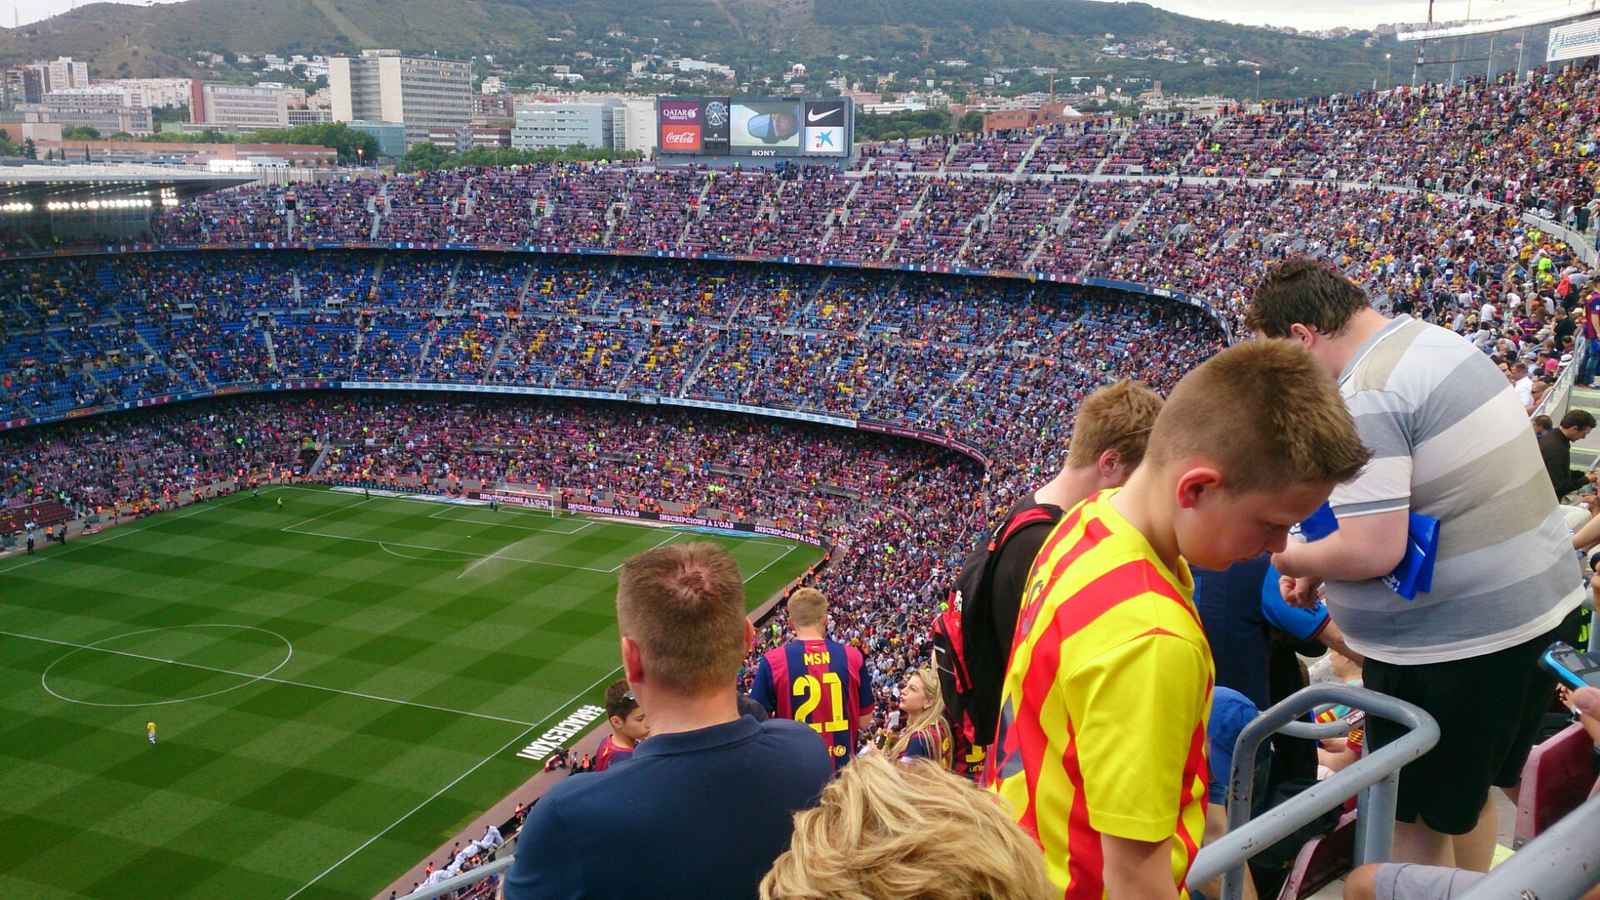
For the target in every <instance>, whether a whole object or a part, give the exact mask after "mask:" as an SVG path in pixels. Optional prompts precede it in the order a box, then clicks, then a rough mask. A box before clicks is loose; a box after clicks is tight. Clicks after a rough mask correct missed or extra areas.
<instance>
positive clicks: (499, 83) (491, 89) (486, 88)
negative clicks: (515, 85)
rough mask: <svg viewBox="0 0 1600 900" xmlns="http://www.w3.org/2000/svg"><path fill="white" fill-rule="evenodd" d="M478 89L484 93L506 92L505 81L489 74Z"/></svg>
mask: <svg viewBox="0 0 1600 900" xmlns="http://www.w3.org/2000/svg"><path fill="white" fill-rule="evenodd" d="M478 90H479V91H481V92H482V93H485V94H504V93H506V83H505V81H504V80H503V79H502V78H501V77H500V76H498V75H490V76H489V77H488V78H485V79H484V80H483V84H481V85H479V86H478Z"/></svg>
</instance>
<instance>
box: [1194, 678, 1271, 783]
mask: <svg viewBox="0 0 1600 900" xmlns="http://www.w3.org/2000/svg"><path fill="white" fill-rule="evenodd" d="M1257 715H1260V710H1258V709H1256V705H1255V704H1254V703H1252V702H1250V698H1249V697H1246V696H1245V695H1243V694H1241V693H1239V692H1238V691H1236V690H1234V689H1233V688H1225V687H1222V686H1220V685H1219V686H1218V687H1217V688H1216V689H1215V690H1214V691H1213V692H1212V694H1211V718H1210V720H1209V721H1208V722H1207V724H1206V742H1207V743H1209V744H1210V745H1211V753H1210V754H1209V755H1210V767H1211V784H1210V786H1209V787H1207V788H1206V799H1207V800H1209V801H1210V802H1212V803H1215V804H1217V805H1219V806H1225V805H1227V802H1228V778H1229V776H1230V775H1231V774H1232V770H1233V747H1234V745H1235V744H1237V743H1238V742H1239V733H1240V732H1241V731H1244V727H1245V726H1246V725H1249V724H1250V721H1251V720H1252V719H1254V718H1255V717H1256V716H1257Z"/></svg>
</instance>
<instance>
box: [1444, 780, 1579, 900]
mask: <svg viewBox="0 0 1600 900" xmlns="http://www.w3.org/2000/svg"><path fill="white" fill-rule="evenodd" d="M1596 835H1600V794H1597V795H1595V796H1593V797H1590V798H1589V800H1588V802H1586V803H1584V804H1583V805H1582V806H1580V807H1578V808H1577V809H1575V810H1573V811H1572V812H1570V813H1568V814H1567V815H1565V816H1563V817H1562V818H1561V820H1560V821H1558V822H1556V824H1555V825H1552V826H1551V827H1550V829H1549V830H1548V831H1546V832H1545V833H1543V834H1541V835H1539V836H1538V837H1536V838H1534V839H1533V840H1532V841H1530V842H1529V843H1528V845H1527V846H1525V847H1523V848H1522V849H1521V850H1518V851H1517V852H1516V853H1513V854H1512V855H1511V858H1510V859H1508V860H1506V861H1505V862H1503V863H1501V864H1500V865H1498V866H1496V867H1495V868H1494V870H1493V871H1491V872H1490V873H1489V877H1488V878H1485V879H1484V880H1482V881H1480V882H1478V883H1477V884H1475V885H1473V886H1472V888H1471V889H1470V890H1468V891H1467V893H1466V894H1465V895H1463V896H1462V898H1461V900H1501V898H1503V897H1517V898H1529V900H1578V898H1579V897H1581V896H1583V893H1584V892H1585V891H1587V890H1589V889H1590V888H1593V887H1595V886H1596V885H1600V841H1597V840H1596Z"/></svg>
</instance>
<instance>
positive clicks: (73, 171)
mask: <svg viewBox="0 0 1600 900" xmlns="http://www.w3.org/2000/svg"><path fill="white" fill-rule="evenodd" d="M255 180H256V179H255V176H253V175H225V174H219V173H217V172H211V171H208V170H206V169H203V168H199V167H197V166H141V165H129V164H115V165H111V164H108V165H95V164H93V163H76V164H66V165H62V164H51V163H34V162H29V163H27V164H24V165H11V164H5V165H0V203H13V202H30V203H34V204H35V205H38V204H42V203H47V202H50V201H82V200H105V199H115V198H119V197H150V196H160V195H161V194H163V193H165V194H167V195H168V196H171V195H172V194H176V195H177V197H178V198H180V199H181V198H186V197H192V196H194V195H196V194H205V193H210V192H211V191H220V190H222V189H224V188H230V187H238V186H239V185H242V184H249V183H250V182H252V181H255Z"/></svg>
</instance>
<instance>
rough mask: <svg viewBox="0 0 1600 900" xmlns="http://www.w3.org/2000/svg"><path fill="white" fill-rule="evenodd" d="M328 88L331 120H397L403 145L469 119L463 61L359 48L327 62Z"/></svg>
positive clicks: (468, 77)
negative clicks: (355, 53)
mask: <svg viewBox="0 0 1600 900" xmlns="http://www.w3.org/2000/svg"><path fill="white" fill-rule="evenodd" d="M328 87H329V90H330V92H331V93H332V97H333V120H334V121H335V122H353V121H363V122H398V123H401V124H403V125H405V129H406V146H407V147H410V146H412V145H413V144H419V143H424V142H426V141H427V140H428V134H429V132H432V131H451V130H455V129H458V128H461V127H462V126H464V125H466V124H467V121H468V120H469V119H471V118H472V64H471V63H470V62H466V61H464V60H454V59H434V58H433V57H417V56H401V55H400V51H398V50H363V51H361V55H360V56H358V57H349V56H335V57H333V58H332V59H330V60H328Z"/></svg>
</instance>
